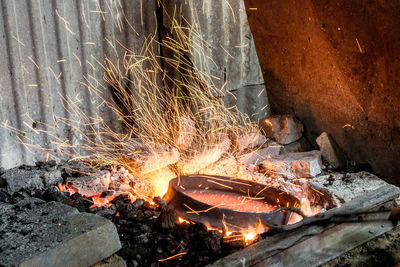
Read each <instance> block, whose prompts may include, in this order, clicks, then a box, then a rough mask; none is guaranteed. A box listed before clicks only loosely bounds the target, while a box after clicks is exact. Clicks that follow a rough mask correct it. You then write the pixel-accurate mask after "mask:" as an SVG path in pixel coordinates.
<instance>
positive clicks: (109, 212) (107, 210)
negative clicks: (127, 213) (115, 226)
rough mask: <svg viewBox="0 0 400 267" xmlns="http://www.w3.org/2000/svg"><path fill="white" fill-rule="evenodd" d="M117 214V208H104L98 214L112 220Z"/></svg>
mask: <svg viewBox="0 0 400 267" xmlns="http://www.w3.org/2000/svg"><path fill="white" fill-rule="evenodd" d="M116 212H117V210H116V208H115V206H111V207H109V208H102V209H100V210H99V211H98V212H96V214H98V215H100V216H103V217H106V218H111V217H112V216H113V215H114V214H115V213H116Z"/></svg>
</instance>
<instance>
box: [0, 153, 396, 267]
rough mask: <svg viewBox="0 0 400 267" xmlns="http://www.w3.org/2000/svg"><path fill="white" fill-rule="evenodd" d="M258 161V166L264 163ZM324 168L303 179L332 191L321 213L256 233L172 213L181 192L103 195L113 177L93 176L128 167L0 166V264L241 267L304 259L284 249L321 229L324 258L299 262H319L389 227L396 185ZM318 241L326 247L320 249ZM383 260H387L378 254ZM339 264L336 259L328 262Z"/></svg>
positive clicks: (367, 175)
mask: <svg viewBox="0 0 400 267" xmlns="http://www.w3.org/2000/svg"><path fill="white" fill-rule="evenodd" d="M291 153H304V152H291ZM289 155H290V156H293V154H289ZM301 155H303V156H304V154H301ZM279 156H280V157H282V155H279ZM276 157H278V156H276ZM276 157H275V160H276ZM264 165H265V164H264ZM361 167H363V166H361ZM259 168H260V170H261V169H262V166H259ZM264 168H266V166H264ZM323 168H324V170H323V171H322V172H321V173H319V175H318V176H316V177H314V178H312V179H310V180H308V182H309V183H310V184H311V185H312V186H313V188H314V189H315V190H316V191H319V190H320V191H321V192H325V195H326V196H332V198H330V197H329V198H325V199H324V201H323V202H324V203H328V202H330V203H329V205H330V207H328V206H326V207H323V210H321V212H320V213H319V214H320V215H318V214H317V215H316V216H311V217H307V218H304V219H303V220H302V221H300V222H297V223H294V224H292V225H280V226H279V227H277V228H276V229H270V231H266V232H262V233H258V234H257V235H256V236H254V238H252V239H251V240H250V241H249V240H246V238H245V237H244V236H243V234H241V233H237V234H236V233H235V236H234V237H230V238H229V236H228V235H227V233H226V232H225V231H224V230H221V229H211V228H210V227H206V225H205V224H203V223H198V222H197V223H196V222H195V221H196V216H194V217H191V218H194V219H193V220H190V221H189V220H186V219H184V218H182V217H180V216H179V215H182V214H183V215H184V212H183V213H182V203H184V201H179V199H178V202H177V200H176V199H172V200H171V199H169V202H170V204H169V203H167V202H166V201H165V200H163V199H161V198H160V197H155V198H153V199H152V200H147V201H146V200H144V199H141V198H140V197H135V198H134V199H132V196H131V195H129V194H120V195H118V196H116V197H115V198H113V199H112V200H111V201H110V202H108V201H107V199H110V196H113V195H114V194H115V191H113V190H109V188H111V187H112V186H111V185H109V184H107V185H106V186H105V185H104V184H102V182H101V177H113V176H114V177H115V176H120V175H123V173H126V172H124V169H123V168H122V167H118V166H101V167H99V168H97V169H93V168H90V167H88V166H86V165H84V164H82V163H80V162H75V161H73V162H64V163H60V164H57V163H56V162H54V161H49V162H37V163H36V165H35V166H27V165H22V166H19V167H16V168H13V169H9V170H1V176H0V205H1V210H2V212H1V215H0V219H1V221H0V258H1V259H2V261H1V263H0V265H1V266H14V265H18V266H32V265H37V266H66V265H71V266H89V265H93V264H94V263H96V262H100V263H98V264H99V265H97V266H102V265H101V264H103V266H125V264H126V265H127V266H189V265H190V266H205V265H207V264H213V263H214V265H215V266H227V265H232V266H239V265H240V266H241V264H242V263H243V262H245V263H244V264H245V265H246V266H251V265H254V264H257V263H258V264H268V265H269V264H273V263H274V262H276V261H277V260H279V261H281V262H282V263H285V259H284V258H282V253H287V254H283V255H287V256H288V259H286V262H288V261H291V262H292V263H293V264H297V263H302V261H301V260H302V257H298V258H296V259H294V258H293V255H296V253H293V251H290V250H291V249H292V250H293V249H295V250H298V252H297V253H303V255H307V252H304V247H305V246H306V247H311V248H313V246H315V241H314V243H313V238H310V237H312V236H317V237H318V236H319V238H322V240H325V239H326V244H325V243H324V242H322V243H321V242H320V241H318V242H317V243H318V247H314V248H313V249H314V250H315V253H319V255H320V256H321V255H323V257H322V258H323V259H321V257H316V258H317V261H311V262H310V261H309V259H308V261H303V263H304V262H308V263H310V264H311V265H318V263H323V262H326V261H328V260H329V259H333V258H336V257H338V256H340V255H341V254H343V253H344V252H346V251H348V250H350V249H351V248H354V247H355V246H357V245H361V244H363V243H365V242H366V241H368V240H370V239H372V238H373V237H375V236H378V235H380V234H383V233H385V232H388V231H389V230H390V229H391V228H392V224H391V222H389V221H387V219H388V211H390V210H391V209H392V208H393V206H394V205H395V204H393V203H394V202H393V200H394V199H396V198H397V197H398V195H399V190H398V188H397V187H395V186H391V185H389V184H387V183H385V182H384V181H383V180H381V179H379V178H377V177H376V176H374V175H372V174H370V173H368V172H365V171H362V170H360V169H357V166H353V169H352V170H350V169H347V170H346V171H339V172H338V171H334V170H333V168H332V166H331V165H330V164H329V163H328V162H326V161H325V162H324V166H323ZM308 170H309V167H308ZM264 171H265V170H264ZM74 181H75V186H76V187H79V188H80V192H86V191H87V190H95V191H96V192H101V194H100V195H99V196H96V197H86V196H84V195H82V194H80V193H78V192H73V191H71V190H69V189H66V186H67V185H68V184H71V182H72V183H73V182H74ZM76 181H79V182H76ZM79 183H81V184H80V185H79ZM86 183H87V184H86ZM130 186H134V184H131V185H130ZM85 190H86V191H85ZM321 195H323V194H321ZM96 203H97V204H98V203H105V204H102V205H96ZM171 203H174V204H175V205H176V206H177V207H176V208H177V209H175V207H174V206H173V205H172V204H171ZM186 203H188V202H186ZM178 206H179V207H178ZM192 215H193V213H192ZM371 216H372V217H371ZM187 217H188V216H187ZM189 217H190V216H189ZM371 218H372V221H373V223H370V224H368V223H367V224H365V225H364V224H354V222H362V221H367V222H368V221H369V220H371ZM392 219H393V218H392ZM393 220H394V221H395V220H396V216H395V218H394V219H393ZM343 222H353V224H351V223H350V224H346V223H343ZM307 225H309V226H307ZM222 228H223V227H222ZM365 231H366V232H367V233H368V234H367V236H365V235H364V232H365ZM281 232H282V233H281ZM352 232H353V233H361V236H362V238H361V239H360V238H359V236H357V235H356V236H351V233H352ZM330 235H334V236H336V235H337V236H338V237H337V238H336V239H340V236H341V235H344V236H347V237H348V236H351V238H350V239H349V240H350V241H349V240H345V239H346V238H343V239H344V240H345V242H347V245H346V246H343V244H341V243H340V242H339V245H338V244H337V242H336V243H332V241H330V240H331V239H332V236H330ZM321 236H322V237H321ZM324 238H325V239H324ZM304 240H305V241H304ZM258 241H260V242H258ZM304 242H309V243H310V242H311V243H310V244H308V243H306V244H304ZM398 243H399V242H397V241H393V247H399V244H398ZM251 244H253V245H251ZM248 245H251V246H250V247H247V248H245V247H246V246H248ZM335 245H336V247H335ZM337 246H339V247H337ZM335 248H336V251H335ZM318 249H322V250H323V249H326V251H328V252H327V253H326V254H324V253H321V251H319V250H318ZM282 251H283V252H282ZM332 251H334V252H332ZM308 252H310V251H308ZM374 253H375V254H376V253H378V255H377V256H376V258H381V255H380V254H379V253H382V252H381V251H380V252H379V251H378V252H376V251H375V252H373V253H371V252H370V254H374ZM375 254H374V255H375ZM382 255H383V254H382ZM110 256H111V257H110ZM309 257H313V256H312V255H311V256H309ZM384 260H385V261H387V262H388V263H393V262H395V260H394V259H393V258H392V257H391V256H390V255H389V256H387V255H386V254H385V258H384ZM66 261H68V264H66V263H65V262H66ZM341 263H342V262H341V261H340V260H339V261H337V262H336V263H335V262H333V263H332V265H335V264H337V265H341ZM107 264H109V265H107Z"/></svg>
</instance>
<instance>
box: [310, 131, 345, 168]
mask: <svg viewBox="0 0 400 267" xmlns="http://www.w3.org/2000/svg"><path fill="white" fill-rule="evenodd" d="M315 141H316V142H317V144H318V146H319V149H320V151H321V154H322V158H324V159H325V160H326V161H327V162H328V163H329V164H330V165H331V166H332V167H333V168H340V167H342V166H343V165H344V157H343V154H342V153H341V151H340V150H339V147H338V145H337V144H336V142H335V141H334V140H333V139H332V137H331V136H330V135H328V134H327V133H326V132H323V133H322V134H321V135H320V136H318V137H317V139H316V140H315Z"/></svg>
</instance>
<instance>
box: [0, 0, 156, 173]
mask: <svg viewBox="0 0 400 267" xmlns="http://www.w3.org/2000/svg"><path fill="white" fill-rule="evenodd" d="M0 5H1V6H0V23H1V25H0V46H1V48H2V49H0V58H1V60H2V64H1V65H0V88H1V91H0V92H1V94H0V122H1V123H2V125H3V126H4V125H5V124H6V125H7V127H8V128H10V127H14V128H16V129H18V130H19V131H23V132H24V140H25V141H26V142H28V143H31V144H33V145H36V146H43V147H52V146H54V145H52V144H50V142H51V140H50V138H49V136H47V135H39V134H36V132H37V131H38V130H44V131H52V133H54V134H55V135H56V136H57V137H59V138H60V139H61V140H63V139H64V140H65V139H69V140H71V142H72V143H73V144H79V142H80V141H81V139H82V136H80V134H79V132H76V131H73V130H72V129H71V128H70V127H68V126H65V125H64V124H62V123H60V121H59V119H60V118H68V119H71V120H74V119H79V118H76V116H75V115H74V114H72V113H71V112H67V111H66V109H65V108H64V104H63V100H62V99H69V101H70V102H72V103H74V104H76V106H77V107H79V108H80V110H82V112H83V113H84V114H86V115H88V116H90V117H93V118H96V117H101V118H103V119H104V120H105V121H106V122H107V123H108V124H109V125H110V126H112V127H114V128H116V127H118V123H117V122H116V120H115V118H114V117H113V116H112V115H111V114H110V112H109V111H108V110H107V109H106V108H104V105H101V101H100V99H99V98H98V97H96V96H95V94H93V93H90V92H89V91H88V90H86V89H85V85H84V83H86V84H87V82H85V78H84V77H86V78H87V79H90V80H91V82H92V83H97V82H95V80H97V81H98V82H99V86H100V85H101V84H103V80H102V75H103V71H102V70H101V66H100V65H99V63H98V62H100V63H101V62H103V60H104V56H105V55H107V57H110V58H114V59H116V58H117V57H120V56H121V53H122V52H121V49H119V48H118V45H116V42H117V41H116V40H119V42H120V43H121V44H123V45H125V46H126V47H127V48H131V49H140V48H141V46H142V42H143V35H147V34H149V33H154V32H155V27H156V26H155V25H156V23H155V17H154V14H155V9H156V1H145V0H82V1H71V0H11V1H10V0H1V1H0ZM121 10H124V12H122V11H121ZM105 94H106V95H105V96H106V97H107V92H106V93H105ZM40 122H43V123H45V124H46V126H44V125H41V124H40ZM53 127H54V129H52V128H53ZM46 156H47V155H46V153H44V152H42V151H41V150H40V149H38V148H35V147H30V148H27V147H26V146H24V145H22V144H21V142H20V141H19V140H18V139H17V135H16V134H15V133H14V132H12V131H10V130H5V129H4V128H3V127H2V128H0V167H3V168H10V167H13V166H16V165H19V164H21V163H28V164H30V163H33V162H35V161H37V160H43V159H45V158H46Z"/></svg>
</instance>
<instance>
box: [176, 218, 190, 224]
mask: <svg viewBox="0 0 400 267" xmlns="http://www.w3.org/2000/svg"><path fill="white" fill-rule="evenodd" d="M178 223H181V224H182V223H185V224H191V223H192V222H191V221H188V220H186V219H183V218H182V217H178Z"/></svg>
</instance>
